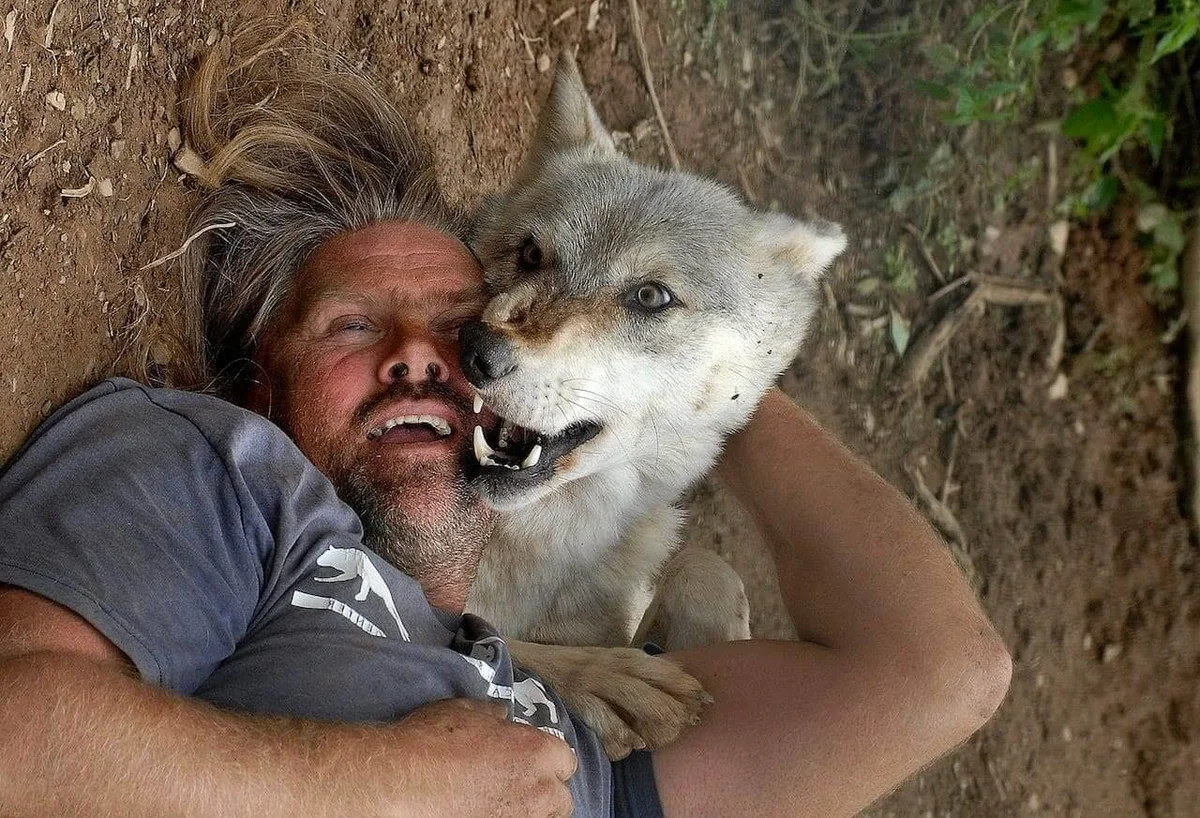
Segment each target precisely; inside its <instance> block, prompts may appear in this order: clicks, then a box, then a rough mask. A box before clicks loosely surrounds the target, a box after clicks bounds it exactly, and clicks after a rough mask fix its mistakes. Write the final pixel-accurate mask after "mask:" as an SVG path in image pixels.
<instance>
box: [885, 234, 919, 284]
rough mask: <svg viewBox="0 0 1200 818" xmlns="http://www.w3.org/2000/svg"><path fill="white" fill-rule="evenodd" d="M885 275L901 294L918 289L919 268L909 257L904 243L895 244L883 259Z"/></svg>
mask: <svg viewBox="0 0 1200 818" xmlns="http://www.w3.org/2000/svg"><path fill="white" fill-rule="evenodd" d="M883 264H884V271H885V272H884V276H885V277H886V278H887V282H888V284H889V285H891V288H892V289H893V290H895V291H896V292H897V293H899V294H900V295H909V294H911V293H914V292H916V289H917V268H916V266H915V265H914V264H913V263H912V259H910V258H909V257H908V251H907V250H905V249H904V245H903V244H893V245H892V246H891V247H889V248H888V251H887V254H886V255H885V256H884V259H883Z"/></svg>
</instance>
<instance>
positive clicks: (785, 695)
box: [654, 390, 1011, 818]
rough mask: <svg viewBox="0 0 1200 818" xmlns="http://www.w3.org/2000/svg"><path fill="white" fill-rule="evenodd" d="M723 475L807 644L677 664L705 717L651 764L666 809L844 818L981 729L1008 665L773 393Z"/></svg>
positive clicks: (900, 529)
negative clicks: (707, 699)
mask: <svg viewBox="0 0 1200 818" xmlns="http://www.w3.org/2000/svg"><path fill="white" fill-rule="evenodd" d="M720 475H721V477H722V479H723V480H724V481H725V482H726V484H727V485H728V486H729V487H730V488H731V489H732V491H733V492H734V494H735V495H736V496H737V497H738V499H739V500H740V501H741V502H742V503H743V504H745V505H746V506H747V507H748V508H749V509H750V510H751V511H752V512H753V514H754V516H755V517H756V519H757V520H758V523H759V525H760V527H761V528H762V530H763V532H764V534H765V535H766V537H767V539H768V541H769V542H770V544H771V546H772V549H773V551H774V557H775V563H776V567H777V569H778V573H779V579H780V586H781V588H782V590H783V596H784V601H785V603H786V605H787V608H788V611H789V613H790V614H791V616H792V619H793V621H794V622H795V625H796V629H797V630H798V632H799V634H800V638H801V641H800V642H798V643H785V642H765V641H759V642H735V643H727V644H723V645H714V646H710V647H706V648H699V649H696V650H692V651H686V652H681V653H679V654H676V655H675V657H674V658H676V659H678V660H680V661H681V662H682V663H683V665H684V666H685V667H686V668H687V670H688V671H689V672H691V673H692V674H693V675H695V676H696V678H697V679H699V680H700V682H701V683H703V684H704V686H705V688H706V689H707V690H708V692H709V693H711V694H712V696H713V697H714V698H715V700H716V703H715V704H713V705H712V706H711V707H710V708H709V709H708V711H707V712H706V713H705V716H704V719H703V721H702V723H701V724H700V725H699V726H698V727H695V728H693V729H691V730H689V731H687V732H685V733H684V735H683V737H682V738H680V740H679V741H678V742H676V743H674V744H672V745H670V746H669V747H667V748H665V749H663V750H660V751H658V752H656V753H655V756H654V766H655V777H656V779H657V781H658V784H659V789H660V793H661V795H662V799H663V804H664V808H665V810H666V813H667V815H668V816H671V815H675V816H705V815H733V814H739V815H785V814H786V815H790V816H813V818H817V816H820V818H829V816H849V815H854V814H855V813H857V812H859V811H861V810H862V809H864V808H865V807H867V806H868V805H869V804H870V803H871V802H872V801H874V800H875V799H876V798H878V797H879V796H881V795H883V794H884V793H886V792H888V791H889V790H891V789H892V788H893V787H895V786H896V785H897V784H899V783H900V782H901V781H903V780H904V779H905V778H906V777H908V776H909V775H911V774H912V773H914V772H915V771H917V770H918V769H920V768H921V767H922V766H924V765H925V764H927V763H929V762H930V761H932V760H933V759H935V758H937V757H938V756H940V755H942V754H943V753H944V752H946V751H947V750H949V749H950V748H952V747H954V746H955V745H956V744H958V743H959V742H961V741H963V740H964V739H966V738H967V737H968V736H969V735H971V733H973V732H975V730H977V729H978V728H979V727H980V726H982V725H983V724H984V722H986V721H987V719H988V718H990V716H991V714H992V713H993V712H994V711H995V709H996V708H997V707H998V706H999V704H1000V702H1001V701H1002V699H1003V697H1004V694H1005V692H1006V690H1007V687H1008V681H1009V677H1010V674H1011V662H1010V659H1009V656H1008V653H1007V651H1006V650H1005V648H1004V646H1003V644H1002V643H1001V641H1000V639H999V637H998V636H997V634H996V632H995V631H994V630H993V629H992V627H991V625H990V624H989V623H988V621H987V618H986V616H985V615H984V613H983V611H982V610H981V609H980V607H979V605H978V603H977V602H976V600H975V598H974V595H973V594H972V593H971V590H970V588H969V587H968V586H967V583H966V581H965V580H964V579H963V577H962V575H961V574H960V573H959V571H958V569H957V568H956V567H955V565H954V563H953V561H952V560H951V559H950V557H949V555H948V554H947V552H946V549H945V547H944V546H943V544H942V543H941V541H940V540H939V538H938V536H937V535H936V534H935V533H934V532H933V531H932V530H931V529H930V527H929V526H928V524H927V523H926V522H925V521H924V520H923V519H922V518H921V517H920V515H918V514H917V512H916V511H915V510H914V509H913V508H912V506H911V505H910V504H909V503H908V502H907V500H905V498H904V497H903V496H902V495H900V493H899V492H897V491H896V490H895V489H894V488H892V487H891V486H889V485H888V484H887V483H885V482H884V481H883V480H882V479H881V478H880V477H879V476H878V475H876V474H875V473H874V472H873V471H871V469H870V468H868V467H867V466H866V465H865V464H863V463H862V462H861V461H859V460H858V459H856V458H855V457H853V456H852V455H851V454H850V453H849V452H848V451H847V450H846V449H845V448H844V447H843V446H842V445H841V444H840V443H838V442H837V441H836V440H834V439H833V438H832V437H831V436H829V435H828V434H827V433H825V432H824V431H823V430H822V429H821V428H820V427H819V426H818V425H817V424H816V422H815V421H813V420H812V418H810V417H809V416H808V415H806V414H805V413H804V412H802V411H801V410H800V409H798V408H797V407H796V406H795V405H794V404H792V403H791V402H790V401H789V400H788V399H787V398H786V397H784V396H783V394H782V393H780V392H779V391H778V390H772V391H771V392H769V393H768V394H767V396H766V398H765V399H764V401H763V403H762V405H761V406H760V407H759V410H758V412H757V414H756V415H755V417H754V419H753V420H752V421H751V422H750V424H749V426H747V428H746V429H744V430H743V431H742V432H740V433H738V434H737V435H735V436H734V437H733V438H732V439H731V440H730V442H729V446H728V449H727V451H726V454H725V457H724V459H723V461H722V463H721V465H720Z"/></svg>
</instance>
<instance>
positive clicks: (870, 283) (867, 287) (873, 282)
mask: <svg viewBox="0 0 1200 818" xmlns="http://www.w3.org/2000/svg"><path fill="white" fill-rule="evenodd" d="M882 283H883V282H881V281H880V280H879V279H878V278H876V277H875V276H871V277H870V278H864V279H863V280H862V281H859V282H857V283H855V285H854V292H856V293H858V294H859V295H861V296H868V295H871V294H872V293H874V292H875V291H876V290H878V289H879V288H880V286H881V285H882Z"/></svg>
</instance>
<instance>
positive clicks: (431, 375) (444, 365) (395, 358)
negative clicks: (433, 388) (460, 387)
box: [379, 334, 453, 384]
mask: <svg viewBox="0 0 1200 818" xmlns="http://www.w3.org/2000/svg"><path fill="white" fill-rule="evenodd" d="M451 360H453V356H452V355H447V354H445V352H444V351H443V349H442V347H441V346H439V345H438V344H437V343H436V342H435V340H434V339H433V338H429V337H426V336H422V335H419V334H405V335H402V336H401V337H400V338H399V339H397V341H396V342H395V343H394V344H392V346H391V348H390V349H389V350H388V354H387V355H385V356H384V358H383V360H382V361H380V362H379V380H380V382H381V383H387V384H390V383H392V382H393V381H396V380H399V379H401V378H410V379H412V380H414V381H421V380H430V381H438V382H443V383H444V382H445V381H446V380H447V379H448V378H449V377H450V366H449V364H448V362H449V361H451Z"/></svg>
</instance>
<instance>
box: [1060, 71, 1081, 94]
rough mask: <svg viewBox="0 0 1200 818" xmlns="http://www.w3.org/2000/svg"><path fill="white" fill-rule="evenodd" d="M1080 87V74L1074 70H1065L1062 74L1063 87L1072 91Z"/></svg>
mask: <svg viewBox="0 0 1200 818" xmlns="http://www.w3.org/2000/svg"><path fill="white" fill-rule="evenodd" d="M1077 85H1079V73H1078V72H1077V71H1076V70H1075V69H1074V68H1064V69H1063V72H1062V87H1063V89H1064V90H1066V91H1071V90H1073V89H1074V88H1075V86H1077Z"/></svg>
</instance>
